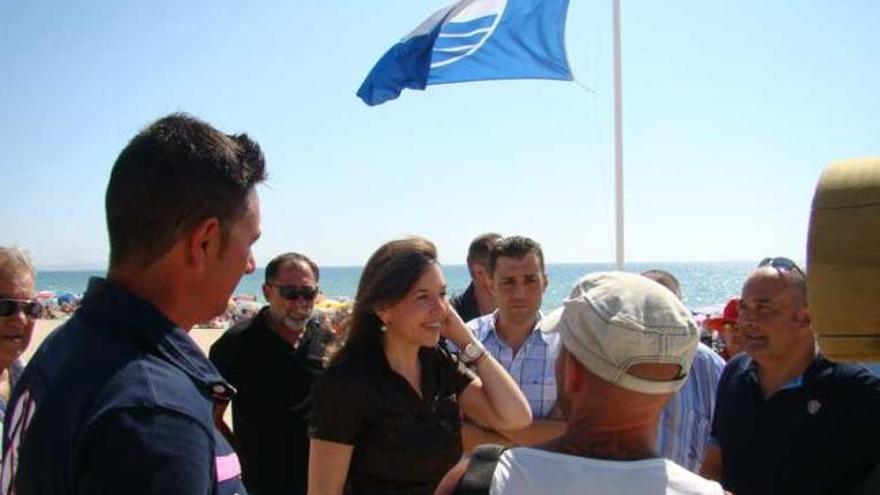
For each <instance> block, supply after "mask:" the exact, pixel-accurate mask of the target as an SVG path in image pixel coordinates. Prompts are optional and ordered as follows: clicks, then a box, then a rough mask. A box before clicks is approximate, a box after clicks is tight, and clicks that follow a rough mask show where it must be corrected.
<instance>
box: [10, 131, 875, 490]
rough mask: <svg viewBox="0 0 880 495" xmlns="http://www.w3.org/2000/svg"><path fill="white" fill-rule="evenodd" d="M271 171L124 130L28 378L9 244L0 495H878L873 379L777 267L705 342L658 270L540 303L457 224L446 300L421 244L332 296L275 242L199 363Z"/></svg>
mask: <svg viewBox="0 0 880 495" xmlns="http://www.w3.org/2000/svg"><path fill="white" fill-rule="evenodd" d="M265 177H266V166H265V161H264V158H263V155H262V152H261V151H260V148H259V146H258V145H257V143H256V142H254V141H253V140H252V139H250V138H249V137H248V136H247V135H244V134H240V135H226V134H223V133H221V132H219V131H217V130H216V129H214V128H213V127H211V126H210V125H209V124H207V123H205V122H202V121H200V120H198V119H195V118H193V117H191V116H188V115H184V114H174V115H170V116H168V117H165V118H163V119H160V120H159V121H157V122H155V123H153V124H151V125H150V126H149V127H147V128H146V129H144V130H143V131H141V132H140V133H139V134H137V135H136V136H135V137H134V138H133V139H132V140H131V141H130V142H129V143H128V145H127V146H126V147H125V148H124V149H123V150H122V152H121V153H120V155H119V157H118V158H117V160H116V162H115V164H114V165H113V168H112V171H111V174H110V181H109V184H108V186H107V191H106V210H107V211H106V213H107V228H108V233H109V238H110V264H109V267H108V271H107V276H106V277H98V278H93V279H92V280H90V282H89V287H88V290H87V291H86V293H85V294H84V296H83V298H82V301H81V303H80V307H79V308H78V309H77V310H76V312H75V313H74V314H73V316H72V317H71V318H70V319H69V320H68V321H67V322H66V323H64V324H63V325H62V326H60V327H59V328H58V329H57V330H56V331H55V332H53V334H52V335H50V336H49V337H48V338H47V339H46V340H45V341H44V342H43V343H42V345H41V346H40V348H39V349H38V350H37V352H36V353H35V355H34V356H33V358H32V359H31V360H30V362H29V363H27V365H26V366H23V364H22V363H21V362H20V360H19V356H20V354H21V352H22V351H23V350H24V349H25V348H26V347H27V346H28V343H29V340H30V336H31V333H32V331H33V326H34V320H35V319H36V318H38V317H39V316H40V314H41V307H40V304H39V302H38V301H37V300H36V298H35V288H34V279H35V272H34V268H33V266H32V265H31V263H30V261H29V259H28V257H27V256H26V254H25V253H24V252H23V251H22V250H21V249H18V248H14V247H3V248H0V369H2V375H0V414H3V415H4V416H3V457H2V467H0V493H3V494H37V493H52V494H74V493H76V494H85V493H135V494H137V493H144V494H158V493H186V494H196V493H202V494H208V493H214V494H226V493H229V494H232V493H239V494H243V493H256V494H259V495H274V494H311V495H339V494H342V493H349V494H389V495H390V494H395V495H409V494H431V493H439V494H455V493H459V494H462V493H468V494H474V493H492V494H498V495H518V494H534V493H554V494H569V493H571V494H575V493H578V494H583V493H587V494H592V493H595V494H600V493H601V494H617V493H621V494H624V493H625V494H629V493H633V494H642V493H646V494H648V493H650V494H653V493H667V494H721V493H725V492H727V493H734V494H737V495H753V494H755V495H756V494H771V493H774V494H779V493H799V494H859V493H878V490H880V488H878V487H880V485H878V484H877V482H878V478H880V468H878V465H880V422H878V421H877V419H876V418H878V417H880V379H878V378H877V377H875V376H874V375H873V374H871V373H870V372H869V371H868V370H867V369H865V368H864V367H862V366H858V365H853V364H842V363H836V362H833V361H830V360H828V359H826V358H825V357H824V356H823V355H822V353H821V350H820V349H819V348H818V345H817V343H816V338H815V335H814V333H813V330H812V328H811V319H810V308H809V305H808V301H807V291H808V287H807V276H806V274H805V273H804V271H803V270H802V269H801V267H799V266H798V265H797V264H796V263H794V262H793V261H791V260H789V259H787V258H782V257H771V258H767V259H764V260H763V261H761V262H760V263H757V264H756V267H755V269H754V270H753V271H752V272H751V273H750V274H749V275H748V277H747V278H746V280H745V281H744V282H743V285H742V290H741V293H740V295H739V296H738V297H737V298H736V299H733V300H731V301H730V302H729V303H728V304H727V305H726V307H725V308H724V311H723V312H722V314H721V315H719V316H717V317H713V318H709V319H707V320H706V321H705V322H704V329H703V330H701V328H700V327H699V326H698V325H697V323H695V321H694V318H693V315H692V314H691V312H690V311H689V310H688V309H687V308H686V307H685V306H684V304H683V303H682V301H681V287H680V285H679V282H678V280H677V279H676V278H675V276H674V274H671V273H668V272H665V271H662V270H649V271H647V272H644V273H641V274H635V273H624V272H602V273H592V274H585V275H584V276H583V277H582V278H580V279H579V280H578V281H577V283H576V284H575V285H574V287H573V288H572V291H571V293H570V295H569V297H568V298H566V300H565V301H564V303H563V305H562V307H560V308H558V309H556V310H553V311H551V312H550V313H548V314H543V313H542V312H541V309H540V308H541V307H542V298H543V294H544V290H545V289H546V287H547V282H548V279H547V274H546V270H545V266H544V253H543V250H542V247H541V245H540V243H538V242H537V241H535V240H533V239H530V238H528V237H525V236H519V235H513V236H502V235H500V234H496V233H490V234H484V235H481V236H478V237H477V238H475V239H474V241H473V242H472V244H471V246H470V249H469V251H468V255H467V264H468V270H469V272H470V275H471V283H470V285H469V286H468V287H467V289H466V290H465V291H464V292H463V293H461V294H459V295H457V296H455V297H453V298H451V299H450V298H449V297H448V294H447V289H446V281H445V278H444V274H443V270H442V268H441V267H440V265H439V264H438V263H437V250H436V247H435V246H434V244H433V243H432V242H431V241H429V240H427V239H424V238H421V237H410V238H405V239H397V240H393V241H390V242H387V243H385V244H383V245H382V246H380V247H379V248H378V249H377V250H376V251H375V252H374V253H373V255H372V256H371V257H370V258H369V260H368V261H367V262H366V265H365V268H364V271H363V274H362V276H361V279H360V281H359V284H358V288H357V293H356V295H355V298H354V301H353V304H352V305H342V306H340V307H331V306H332V305H327V307H326V310H320V309H316V306H317V305H319V304H320V302H319V299H320V275H321V273H320V267H319V266H318V265H317V264H316V263H315V262H314V261H313V260H312V259H311V258H310V257H309V256H307V255H305V254H302V253H297V252H288V253H282V254H279V255H278V256H276V257H275V258H273V259H272V260H271V261H270V262H269V263H268V264H267V266H266V270H265V280H264V283H263V286H262V291H263V296H264V298H265V300H266V301H267V305H266V306H265V307H263V308H262V309H259V310H258V311H257V312H256V313H254V314H250V315H247V316H246V317H242V318H240V321H237V322H236V323H235V324H234V325H233V326H232V327H231V328H229V329H228V330H227V331H225V332H224V334H223V335H222V336H221V337H220V338H219V339H218V340H217V341H216V342H215V343H214V345H213V346H212V347H211V349H210V352H209V353H208V356H206V355H205V354H204V353H202V352H201V350H199V348H198V347H196V345H195V343H194V342H193V341H192V340H191V339H190V338H189V337H188V335H187V332H188V331H189V329H191V328H192V327H193V326H195V325H196V324H198V323H199V322H204V321H209V320H210V319H211V318H214V317H215V316H217V315H221V314H223V313H224V312H226V311H227V310H228V308H229V304H228V303H229V300H230V295H231V293H232V291H233V290H234V288H235V287H236V285H237V283H238V281H239V279H240V278H241V277H242V276H243V275H244V274H246V273H250V272H252V271H253V270H254V266H255V262H254V259H253V256H252V254H251V246H252V245H253V243H255V242H256V241H257V239H258V238H259V237H260V234H261V232H260V210H259V198H258V193H257V189H256V187H257V185H259V184H260V183H261V182H263V181H264V180H265ZM337 310H338V311H337ZM706 330H708V331H709V333H710V334H713V335H716V336H717V337H718V339H716V340H712V339H709V340H708V341H707V342H708V344H709V345H707V344H706V343H704V342H701V337H704V336H705V334H706ZM230 406H231V409H232V422H231V424H229V423H227V420H226V416H227V415H226V414H225V413H226V411H227V409H228V408H229V407H230Z"/></svg>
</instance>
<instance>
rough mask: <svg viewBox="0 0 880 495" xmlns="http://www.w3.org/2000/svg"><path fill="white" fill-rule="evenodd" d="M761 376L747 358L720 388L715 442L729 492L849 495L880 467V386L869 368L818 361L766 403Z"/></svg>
mask: <svg viewBox="0 0 880 495" xmlns="http://www.w3.org/2000/svg"><path fill="white" fill-rule="evenodd" d="M757 373H758V370H757V365H756V363H755V362H754V361H753V360H752V359H751V358H750V357H749V356H748V355H747V354H745V353H743V354H740V355H738V356H736V357H735V358H733V359H732V360H731V361H730V362H729V363H728V364H727V366H726V368H725V369H724V373H723V374H722V376H721V381H720V382H719V384H718V400H717V405H716V407H715V418H714V422H713V425H712V436H713V441H716V442H717V443H718V444H719V445H720V447H721V456H722V465H723V475H722V485H724V488H725V489H726V490H729V491H731V492H733V493H735V494H736V495H757V494H787V493H791V494H799V495H811V494H816V495H819V494H822V495H837V494H846V493H849V492H850V491H851V490H852V489H853V488H854V487H855V486H858V484H859V483H860V482H861V481H862V480H863V479H864V478H865V477H866V476H867V474H868V473H869V471H870V470H871V469H872V468H873V467H874V466H875V465H876V464H877V463H878V462H880V380H878V379H877V378H876V377H875V376H874V375H872V374H871V373H870V372H869V371H868V370H867V369H866V368H864V367H863V366H861V365H851V364H842V363H833V362H831V361H828V360H827V359H825V358H823V357H822V356H818V357H817V358H816V359H815V360H814V361H813V363H812V364H811V365H810V366H809V368H807V370H806V372H805V373H804V374H803V376H802V377H801V380H800V383H793V384H790V385H789V386H787V387H784V388H783V389H782V390H779V391H777V392H776V393H774V394H773V395H771V396H770V397H769V398H768V399H766V400H765V399H764V397H763V394H762V393H761V388H760V385H759V383H758V375H757Z"/></svg>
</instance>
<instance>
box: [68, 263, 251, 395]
mask: <svg viewBox="0 0 880 495" xmlns="http://www.w3.org/2000/svg"><path fill="white" fill-rule="evenodd" d="M81 311H83V313H84V314H85V315H88V316H89V317H91V318H95V319H99V320H104V321H106V322H108V323H109V324H110V328H109V329H107V330H108V331H120V332H126V333H127V334H128V335H129V336H130V337H131V338H132V339H133V340H135V341H136V342H137V344H138V345H140V346H142V347H146V348H147V349H148V350H149V351H150V352H153V353H155V354H158V355H159V356H161V357H163V358H164V359H165V360H166V361H168V362H169V363H171V364H172V365H174V366H175V367H177V368H179V369H180V370H181V371H183V372H184V373H186V375H187V376H189V377H190V378H191V379H193V380H194V381H195V382H196V383H199V384H200V385H201V386H202V387H203V388H205V389H206V390H207V391H208V392H209V393H210V394H211V395H213V396H214V397H215V398H217V399H224V398H226V399H228V397H231V395H232V394H233V393H234V389H233V388H232V386H231V385H229V384H228V383H226V380H224V379H223V377H222V376H220V373H219V372H218V371H217V368H215V367H214V365H213V364H211V362H210V361H209V360H208V358H207V357H206V356H205V354H204V353H203V352H202V351H201V349H199V348H198V346H197V345H196V344H195V342H194V341H193V340H192V338H191V337H190V336H189V335H188V334H187V333H186V331H184V330H183V329H182V328H180V327H178V326H177V325H176V324H175V323H174V322H172V321H171V320H169V319H168V318H167V317H166V316H165V315H164V314H162V313H161V312H160V311H159V310H158V309H157V308H156V307H155V306H153V304H151V303H150V302H148V301H146V300H144V299H141V298H140V297H138V296H136V295H135V294H132V293H130V292H128V291H126V290H124V289H122V288H121V287H119V286H117V285H116V284H114V283H113V282H111V281H109V280H106V279H104V278H100V277H92V278H91V279H89V285H88V289H87V290H86V293H85V295H84V296H83V300H82V308H81Z"/></svg>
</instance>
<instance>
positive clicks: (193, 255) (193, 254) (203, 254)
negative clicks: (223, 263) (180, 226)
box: [186, 217, 223, 271]
mask: <svg viewBox="0 0 880 495" xmlns="http://www.w3.org/2000/svg"><path fill="white" fill-rule="evenodd" d="M222 240H223V236H222V235H221V230H220V221H219V220H218V219H217V218H216V217H211V218H206V219H205V220H202V221H201V222H199V223H198V224H196V225H195V226H194V227H192V228H191V229H190V231H189V234H187V238H186V259H187V262H188V263H189V264H191V265H192V266H193V267H194V268H196V269H198V270H199V271H207V269H208V267H209V266H210V263H211V260H212V259H213V258H215V257H217V256H219V255H220V250H221V248H222V244H223V243H222Z"/></svg>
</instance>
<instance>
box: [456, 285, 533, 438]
mask: <svg viewBox="0 0 880 495" xmlns="http://www.w3.org/2000/svg"><path fill="white" fill-rule="evenodd" d="M447 309H448V310H449V311H448V315H449V316H448V318H447V319H446V324H445V325H444V329H443V336H444V337H446V338H447V339H449V340H451V341H452V343H453V344H455V345H456V346H457V347H458V348H459V349H464V348H465V346H466V345H467V344H468V343H470V342H471V341H472V340H473V339H474V337H473V335H472V334H471V332H470V330H468V328H467V327H466V326H465V324H464V322H463V321H462V320H461V317H459V316H458V313H456V312H455V310H454V309H452V307H451V306H449V305H448V301H447ZM472 369H473V370H474V371H475V372H476V374H477V376H478V378H475V379H474V380H473V381H471V383H470V384H469V385H468V386H467V387H466V388H465V389H464V391H462V392H461V394H460V398H459V402H460V403H461V409H462V411H463V412H464V413H465V414H466V415H467V416H469V417H471V418H473V419H474V420H475V421H476V422H477V423H479V424H483V425H486V426H488V427H489V428H491V429H493V430H518V429H521V428H525V427H526V426H528V425H529V423H531V422H532V411H531V409H530V408H529V402H528V401H527V400H526V397H525V396H524V395H523V393H522V391H520V389H519V387H518V386H517V385H516V382H514V381H513V378H511V377H510V375H508V374H507V371H505V370H504V368H502V367H501V365H500V364H498V362H497V361H495V358H493V357H492V356H491V355H489V353H488V352H485V353H484V354H483V356H482V357H480V359H479V360H477V362H476V365H475V366H473V367H472Z"/></svg>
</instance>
